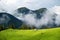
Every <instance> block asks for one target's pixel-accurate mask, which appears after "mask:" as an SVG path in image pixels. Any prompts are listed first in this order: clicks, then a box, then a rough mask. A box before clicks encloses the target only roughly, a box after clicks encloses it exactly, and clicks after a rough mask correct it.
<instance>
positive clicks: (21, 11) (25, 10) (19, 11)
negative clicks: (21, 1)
mask: <svg viewBox="0 0 60 40" xmlns="http://www.w3.org/2000/svg"><path fill="white" fill-rule="evenodd" d="M17 10H18V13H28V12H29V9H28V8H26V7H21V8H18V9H17Z"/></svg>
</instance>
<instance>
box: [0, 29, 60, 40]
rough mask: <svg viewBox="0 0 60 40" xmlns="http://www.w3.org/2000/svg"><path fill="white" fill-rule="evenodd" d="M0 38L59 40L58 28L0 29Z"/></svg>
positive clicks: (8, 39) (13, 39) (5, 39)
mask: <svg viewBox="0 0 60 40" xmlns="http://www.w3.org/2000/svg"><path fill="white" fill-rule="evenodd" d="M0 40H60V28H51V29H38V30H35V29H32V30H18V29H7V30H3V31H0Z"/></svg>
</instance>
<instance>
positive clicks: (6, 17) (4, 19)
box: [0, 12, 23, 29]
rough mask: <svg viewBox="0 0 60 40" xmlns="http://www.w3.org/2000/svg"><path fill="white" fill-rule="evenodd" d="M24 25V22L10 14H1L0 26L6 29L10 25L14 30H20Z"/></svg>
mask: <svg viewBox="0 0 60 40" xmlns="http://www.w3.org/2000/svg"><path fill="white" fill-rule="evenodd" d="M22 23H23V22H22V21H21V20H19V19H17V18H16V17H14V16H13V15H10V14H9V13H5V12H2V13H0V25H2V26H3V28H4V29H5V28H8V27H9V25H13V28H20V26H21V25H22Z"/></svg>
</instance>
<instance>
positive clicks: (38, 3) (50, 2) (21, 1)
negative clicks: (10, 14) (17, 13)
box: [0, 0, 60, 11]
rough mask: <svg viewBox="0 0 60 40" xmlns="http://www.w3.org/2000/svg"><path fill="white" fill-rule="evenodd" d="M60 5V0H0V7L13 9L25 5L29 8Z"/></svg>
mask: <svg viewBox="0 0 60 40" xmlns="http://www.w3.org/2000/svg"><path fill="white" fill-rule="evenodd" d="M54 6H60V0H0V8H3V9H5V10H9V11H12V10H15V9H17V8H19V7H27V8H29V9H31V10H36V9H39V8H43V7H44V8H50V7H54Z"/></svg>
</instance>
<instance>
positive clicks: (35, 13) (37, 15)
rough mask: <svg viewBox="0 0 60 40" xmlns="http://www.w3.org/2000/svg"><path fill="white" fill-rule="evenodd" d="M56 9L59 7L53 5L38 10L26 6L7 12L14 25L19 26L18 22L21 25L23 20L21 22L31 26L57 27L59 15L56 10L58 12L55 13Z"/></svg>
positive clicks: (59, 22)
mask: <svg viewBox="0 0 60 40" xmlns="http://www.w3.org/2000/svg"><path fill="white" fill-rule="evenodd" d="M56 9H57V10H58V9H59V8H57V7H54V8H51V9H47V8H40V9H38V10H31V9H28V8H27V7H21V8H18V9H16V10H15V11H13V13H11V14H12V15H11V14H10V13H7V14H9V15H11V16H12V17H11V18H12V19H13V20H12V21H11V22H12V23H11V24H15V25H16V27H19V24H20V22H21V25H22V22H23V24H25V25H27V26H28V27H31V28H32V27H35V28H45V27H57V26H60V21H58V20H59V17H60V16H59V15H58V13H59V12H58V11H57V12H58V13H56ZM59 10H60V9H59ZM2 14H3V13H2ZM9 17H10V16H9ZM13 17H14V18H13ZM15 19H16V20H17V21H16V20H15ZM19 21H20V22H19ZM9 23H10V22H9Z"/></svg>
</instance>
